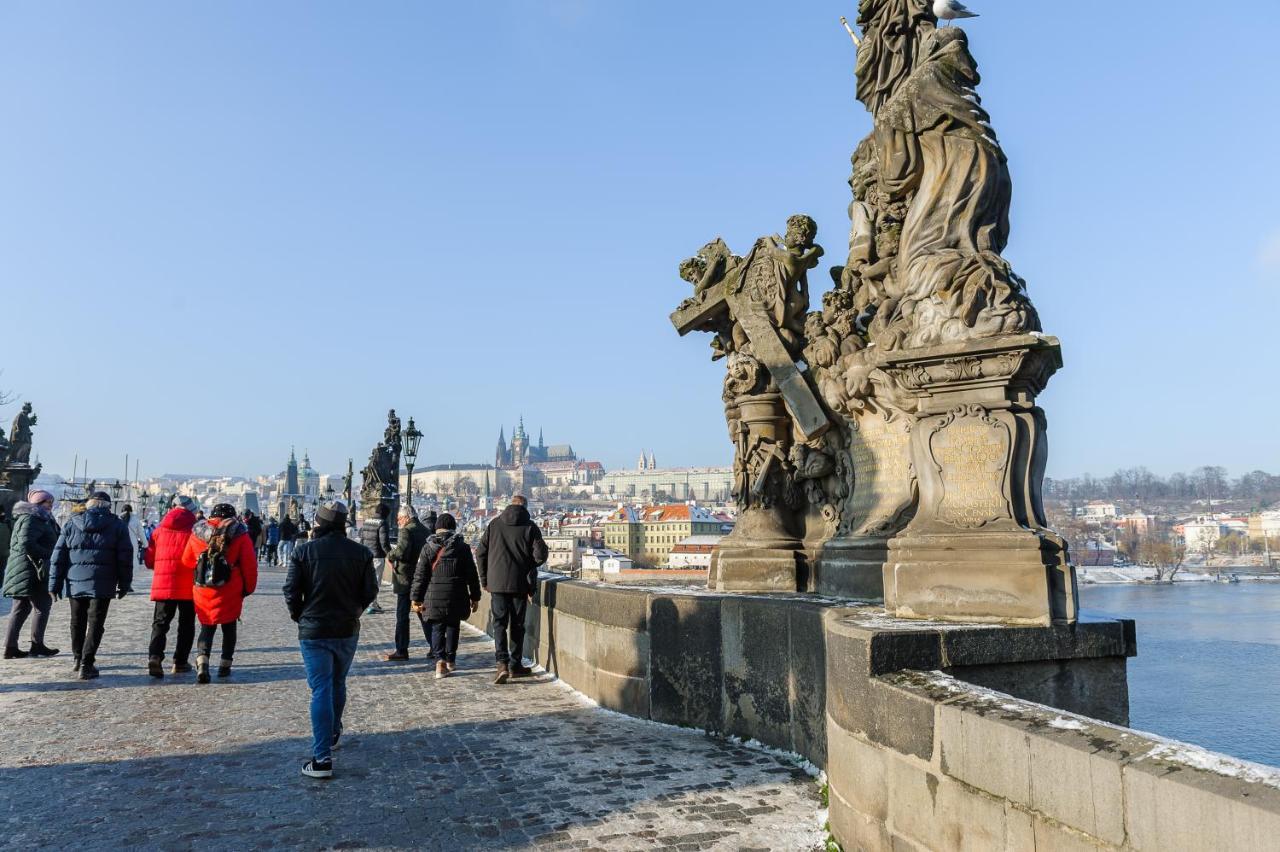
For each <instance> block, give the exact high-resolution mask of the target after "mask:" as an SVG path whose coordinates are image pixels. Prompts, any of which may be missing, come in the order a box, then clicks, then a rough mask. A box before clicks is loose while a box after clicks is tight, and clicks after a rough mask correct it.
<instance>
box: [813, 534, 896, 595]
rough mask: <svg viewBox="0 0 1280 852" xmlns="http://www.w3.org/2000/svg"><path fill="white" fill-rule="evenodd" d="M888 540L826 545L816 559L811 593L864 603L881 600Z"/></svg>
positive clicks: (840, 541)
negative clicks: (812, 591)
mask: <svg viewBox="0 0 1280 852" xmlns="http://www.w3.org/2000/svg"><path fill="white" fill-rule="evenodd" d="M888 561H889V539H887V538H881V537H876V536H854V537H852V538H839V539H833V540H831V541H829V542H827V543H826V544H825V545H823V547H822V548H821V552H820V553H819V554H818V558H817V560H816V566H817V567H816V569H815V576H814V584H813V590H814V591H815V592H816V593H818V594H820V595H825V596H827V597H833V598H849V599H852V600H858V601H867V602H868V603H880V602H882V601H883V600H884V570H885V563H886V562H888Z"/></svg>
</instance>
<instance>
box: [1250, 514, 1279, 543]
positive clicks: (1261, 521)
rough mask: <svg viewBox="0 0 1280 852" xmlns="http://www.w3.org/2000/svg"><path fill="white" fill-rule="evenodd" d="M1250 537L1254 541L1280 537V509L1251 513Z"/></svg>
mask: <svg viewBox="0 0 1280 852" xmlns="http://www.w3.org/2000/svg"><path fill="white" fill-rule="evenodd" d="M1249 538H1250V539H1251V540H1253V541H1262V540H1263V539H1275V538H1280V511H1272V512H1255V513H1253V514H1252V515H1250V516H1249Z"/></svg>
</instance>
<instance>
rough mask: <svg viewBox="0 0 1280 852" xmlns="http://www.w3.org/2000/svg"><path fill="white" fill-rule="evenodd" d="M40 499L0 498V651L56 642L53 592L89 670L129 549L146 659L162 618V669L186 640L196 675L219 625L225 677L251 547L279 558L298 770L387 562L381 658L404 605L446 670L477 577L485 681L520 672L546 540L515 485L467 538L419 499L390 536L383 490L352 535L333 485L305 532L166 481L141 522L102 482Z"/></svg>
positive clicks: (323, 747) (124, 584)
mask: <svg viewBox="0 0 1280 852" xmlns="http://www.w3.org/2000/svg"><path fill="white" fill-rule="evenodd" d="M54 504H55V498H54V495H53V494H52V493H50V492H48V491H44V490H39V489H37V490H34V491H32V492H31V493H30V494H28V495H27V499H26V500H24V501H20V502H18V503H17V504H16V505H15V506H14V509H13V513H12V520H11V521H10V519H8V518H4V517H3V516H2V515H0V567H3V569H4V582H3V594H4V596H5V597H8V598H12V599H13V608H12V611H11V613H10V616H9V620H8V625H7V627H6V631H5V648H4V658H5V659H6V660H12V659H20V658H26V657H52V656H55V655H57V654H59V653H60V651H59V649H57V648H51V647H49V646H48V645H46V644H45V641H44V640H45V630H46V627H47V625H48V620H49V614H50V612H51V611H52V607H53V602H54V601H57V600H60V599H62V598H64V597H65V598H66V599H67V600H68V602H69V605H70V622H71V648H72V656H73V658H74V666H73V671H74V673H75V676H76V677H78V678H79V679H81V680H92V679H93V678H96V677H98V676H99V672H98V669H97V666H96V657H97V651H98V647H99V644H100V643H101V641H102V636H103V633H104V630H105V627H106V619H107V612H108V610H109V609H110V605H111V602H112V600H118V599H121V598H123V597H124V596H125V595H128V594H129V593H131V592H132V591H133V579H134V567H135V565H136V564H138V563H141V564H143V565H145V566H146V568H148V569H149V570H150V571H151V572H152V575H153V576H152V581H151V601H152V602H153V604H154V612H153V616H152V624H151V641H150V644H149V646H148V649H147V672H148V674H149V675H150V676H151V677H153V678H155V679H163V678H164V676H165V669H164V663H165V655H166V644H167V637H168V633H169V628H170V627H171V625H172V624H173V621H174V619H175V618H176V619H177V622H178V629H177V637H176V641H175V643H174V647H173V654H172V658H171V668H170V672H171V673H172V674H175V675H177V674H183V673H188V672H190V671H192V666H191V663H190V654H191V650H192V645H193V643H194V645H195V650H196V657H195V667H194V668H195V672H196V681H197V682H198V683H201V684H207V683H210V682H211V673H212V672H211V660H212V657H213V643H214V639H215V638H216V635H217V633H218V631H219V628H220V629H221V632H222V645H221V648H220V656H219V659H218V666H217V676H218V677H219V678H227V677H230V675H231V667H232V661H233V659H234V655H235V649H236V642H237V638H238V636H237V633H238V631H237V625H238V622H239V620H240V616H241V613H242V610H243V607H244V600H245V598H247V597H249V596H250V595H252V594H253V593H254V591H255V590H256V588H257V583H258V564H259V559H265V560H266V561H267V562H268V563H272V562H273V561H277V560H278V561H281V562H285V563H287V565H288V575H287V577H286V579H285V583H284V597H285V602H286V604H287V606H288V611H289V615H290V617H291V618H292V619H293V620H294V621H295V622H297V624H298V639H299V645H300V648H301V652H302V660H303V664H304V666H305V669H306V673H307V683H308V685H309V687H310V689H311V726H312V759H311V760H309V761H308V762H307V763H306V764H304V766H303V768H302V772H303V774H304V775H307V776H310V777H314V778H329V777H332V775H333V763H332V750H333V748H335V747H336V746H337V744H338V742H339V740H340V738H341V735H342V714H343V709H344V707H345V705H346V696H347V688H346V678H347V673H348V671H349V670H350V668H351V665H352V662H353V660H354V658H355V652H356V646H357V644H358V641H359V635H360V619H361V617H362V615H366V614H371V613H378V612H381V611H382V610H381V608H380V607H378V604H377V599H378V591H379V585H380V580H381V577H382V574H383V572H385V571H387V569H388V568H389V569H390V570H389V578H388V581H389V584H390V585H391V586H392V591H393V592H394V594H395V595H396V609H395V648H394V650H393V651H391V652H389V653H387V654H385V655H384V656H383V658H382V659H383V660H384V661H385V662H389V663H396V662H405V661H408V660H409V649H410V629H409V617H410V614H411V613H412V614H416V615H417V616H418V618H419V621H420V623H421V625H422V630H423V634H424V637H425V638H426V640H427V643H428V645H429V648H430V650H429V652H428V653H429V658H430V659H431V660H433V661H434V662H435V677H436V678H437V679H442V678H446V677H448V676H449V675H450V674H451V673H452V672H453V671H454V670H455V668H456V665H457V654H458V642H459V636H460V631H461V625H462V621H463V620H464V619H466V618H467V617H468V616H469V615H470V614H472V613H474V612H476V610H477V609H478V607H479V603H480V600H481V592H482V590H483V591H485V592H488V593H489V596H490V618H491V622H492V625H493V627H494V630H495V640H496V649H495V658H496V663H497V672H496V676H495V678H494V682H495V683H497V684H504V683H506V682H507V681H508V680H509V679H510V678H512V677H523V676H527V675H529V674H531V671H530V669H529V668H528V667H527V666H525V665H524V656H523V654H524V633H525V627H524V625H525V616H526V612H527V607H528V605H529V602H530V601H531V600H532V598H533V592H534V590H535V589H536V586H537V571H538V567H539V566H541V565H542V564H543V563H545V562H546V560H547V555H548V554H547V547H546V544H545V543H544V542H543V539H542V533H541V531H540V530H539V529H538V526H537V524H535V523H534V522H533V520H532V519H531V518H530V516H529V511H528V507H527V502H526V500H525V498H524V497H522V496H516V497H514V498H512V501H511V505H509V506H508V507H507V508H506V509H505V510H504V511H503V512H502V514H501V515H500V516H499V517H497V518H495V519H494V520H493V521H492V522H490V524H489V525H488V526H487V527H486V528H485V531H484V534H483V536H482V538H481V540H480V542H479V544H478V545H477V547H476V549H475V551H474V552H473V551H472V549H471V546H470V545H469V544H468V543H467V542H466V540H465V539H464V538H463V537H462V536H461V535H460V534H459V533H458V529H457V527H458V525H457V520H456V519H455V518H454V517H453V516H452V515H450V514H448V513H442V514H440V515H436V514H435V513H434V512H432V513H430V514H428V515H427V516H426V517H425V518H423V519H419V517H418V516H417V514H416V513H415V512H414V511H413V510H412V509H411V508H409V507H404V508H402V509H401V510H400V511H399V513H398V515H397V518H396V522H397V527H398V535H397V536H396V538H395V542H394V544H393V543H392V541H391V535H390V529H389V526H388V523H387V518H388V516H389V514H390V510H389V509H388V508H387V506H386V505H385V504H379V505H378V506H377V507H376V509H375V517H374V518H372V519H370V520H367V521H366V522H365V523H364V524H363V525H362V526H361V528H360V530H359V541H356V540H353V539H352V538H350V537H349V536H348V526H347V514H348V513H347V507H346V506H345V505H344V504H343V503H341V502H339V501H332V502H329V503H326V504H324V505H322V506H320V507H319V509H318V510H317V511H316V513H315V518H314V524H313V525H311V527H310V530H309V532H310V536H309V539H306V538H302V534H301V531H300V530H298V527H297V525H296V524H294V530H293V531H291V534H292V538H286V534H285V530H284V527H285V523H290V524H292V523H293V521H292V520H290V519H289V518H287V517H286V519H285V521H284V522H281V523H280V524H279V525H276V526H277V535H278V536H279V538H278V539H277V541H276V546H274V547H273V545H272V544H271V543H270V542H271V538H272V537H271V533H270V530H271V527H272V526H273V525H275V522H274V519H272V521H270V522H269V523H267V524H265V525H264V524H263V523H262V522H261V520H260V519H256V518H255V517H254V516H253V515H252V513H249V512H246V513H245V515H244V516H243V517H237V515H236V510H235V507H233V506H231V505H230V504H226V503H221V504H218V505H216V506H214V507H213V509H212V510H211V511H210V513H209V517H208V518H205V517H204V516H203V512H201V511H200V508H199V506H198V505H197V504H196V502H195V501H194V500H193V499H192V498H190V497H185V496H178V497H175V498H174V501H173V504H172V508H171V509H170V510H169V512H168V513H167V514H166V515H165V516H164V518H163V519H162V520H161V522H160V523H159V525H158V526H156V527H155V528H154V529H153V530H151V531H150V535H149V536H148V534H147V533H146V532H145V531H144V530H143V528H142V525H141V523H140V522H138V521H137V519H135V518H134V517H133V515H132V511H131V510H130V509H129V507H128V506H126V507H124V508H123V509H122V511H121V514H120V515H119V516H117V515H116V514H114V513H113V512H112V503H111V497H110V496H109V495H108V494H106V493H105V492H101V491H98V492H94V493H93V494H91V495H90V496H89V499H88V500H85V501H84V502H83V503H77V504H75V505H74V506H73V507H72V510H71V515H70V518H69V520H67V522H66V523H65V524H64V525H62V526H59V524H58V522H57V521H56V519H55V518H54V514H53V510H54ZM255 520H256V521H257V523H256V525H255V524H254V523H253V522H254V521H255ZM264 543H265V544H264ZM264 546H265V548H266V549H265V550H264V549H263V547H264ZM28 620H30V628H29V630H30V633H29V637H30V643H29V647H28V648H27V649H26V650H23V649H20V648H19V647H18V642H19V638H20V636H21V633H22V629H23V627H24V626H26V624H27V622H28ZM197 621H198V622H199V624H200V630H199V633H198V635H197V632H196V622H197Z"/></svg>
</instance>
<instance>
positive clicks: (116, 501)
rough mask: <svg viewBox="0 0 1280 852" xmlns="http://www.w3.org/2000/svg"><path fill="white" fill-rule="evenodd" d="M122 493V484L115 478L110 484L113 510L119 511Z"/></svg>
mask: <svg viewBox="0 0 1280 852" xmlns="http://www.w3.org/2000/svg"><path fill="white" fill-rule="evenodd" d="M123 493H124V486H123V485H121V484H120V480H118V479H117V480H116V481H115V482H114V483H113V484H112V486H111V509H112V511H114V512H119V511H120V495H121V494H123Z"/></svg>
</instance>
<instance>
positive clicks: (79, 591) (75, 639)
mask: <svg viewBox="0 0 1280 852" xmlns="http://www.w3.org/2000/svg"><path fill="white" fill-rule="evenodd" d="M49 591H50V592H52V593H53V597H54V599H55V600H57V599H58V598H61V597H62V596H63V595H66V596H67V597H68V598H69V599H70V604H71V653H72V655H73V656H74V657H75V669H76V670H77V671H79V673H80V679H81V680H93V679H94V678H95V677H97V676H98V669H97V667H95V666H94V662H96V658H97V654H98V645H99V644H100V643H101V642H102V632H103V630H104V629H105V628H106V624H107V610H108V609H109V608H110V606H111V598H112V596H115V597H116V598H123V597H124V596H125V595H127V594H129V592H131V591H133V545H132V544H130V543H129V530H128V528H127V527H126V526H125V525H124V523H123V522H122V521H121V520H120V519H119V518H117V517H116V516H115V515H113V514H111V495H110V494H107V493H106V492H105V491H95V492H94V493H93V495H92V496H91V497H90V498H89V499H88V501H87V502H86V503H85V508H84V511H83V512H81V513H79V514H75V515H72V517H71V520H69V521H67V525H66V527H64V528H63V530H62V535H61V536H59V538H58V543H57V544H56V545H55V546H54V548H53V570H52V571H51V572H50V574H49Z"/></svg>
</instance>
